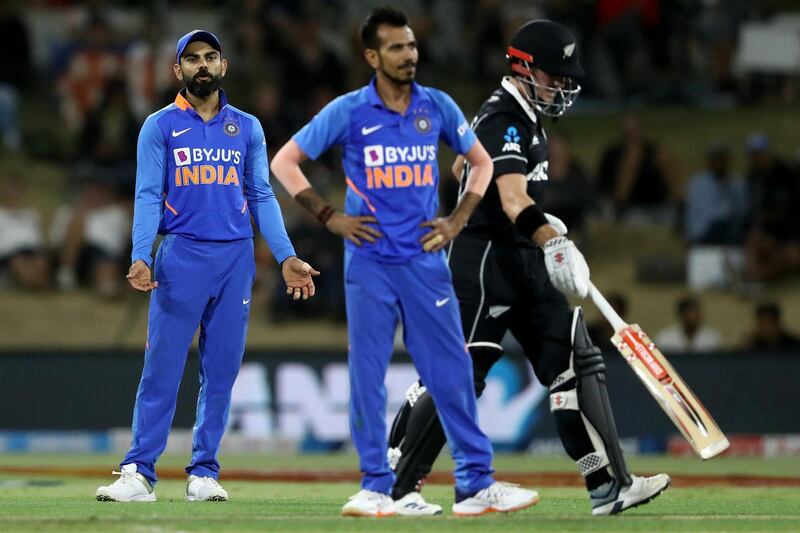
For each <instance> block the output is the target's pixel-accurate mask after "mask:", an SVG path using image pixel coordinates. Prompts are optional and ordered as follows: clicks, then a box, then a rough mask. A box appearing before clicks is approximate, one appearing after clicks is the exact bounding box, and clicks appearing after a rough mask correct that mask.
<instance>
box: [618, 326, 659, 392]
mask: <svg viewBox="0 0 800 533" xmlns="http://www.w3.org/2000/svg"><path fill="white" fill-rule="evenodd" d="M622 338H623V339H624V340H625V343H626V344H627V345H628V346H629V347H630V349H631V350H633V353H634V354H635V355H636V357H637V358H638V359H639V360H640V361H641V362H642V363H643V364H644V366H646V367H647V369H648V370H649V371H650V373H651V374H653V377H655V378H656V379H657V380H659V381H663V382H665V383H668V382H669V381H671V379H670V377H669V374H668V373H667V371H666V370H665V369H664V367H663V366H661V363H659V362H658V361H657V360H656V358H655V357H653V354H652V353H651V352H650V350H648V349H647V346H645V345H644V344H642V343H641V342H640V341H639V339H638V338H637V336H636V332H635V331H633V330H632V329H630V328H628V329H626V330H625V331H624V332H623V334H622Z"/></svg>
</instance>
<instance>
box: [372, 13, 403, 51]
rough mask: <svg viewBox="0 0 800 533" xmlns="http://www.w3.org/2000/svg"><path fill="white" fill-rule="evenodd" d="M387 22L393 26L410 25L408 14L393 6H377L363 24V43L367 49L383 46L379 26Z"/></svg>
mask: <svg viewBox="0 0 800 533" xmlns="http://www.w3.org/2000/svg"><path fill="white" fill-rule="evenodd" d="M381 24H386V25H388V26H391V27H393V28H402V27H403V26H408V17H406V14H405V13H403V12H402V11H400V10H399V9H395V8H393V7H376V8H375V9H373V10H372V13H370V14H369V16H368V17H367V18H366V19H365V20H364V22H363V23H362V24H361V45H362V46H363V47H364V49H365V50H366V49H367V48H372V49H373V50H377V49H378V48H380V46H381V42H380V39H378V27H379V26H380V25H381Z"/></svg>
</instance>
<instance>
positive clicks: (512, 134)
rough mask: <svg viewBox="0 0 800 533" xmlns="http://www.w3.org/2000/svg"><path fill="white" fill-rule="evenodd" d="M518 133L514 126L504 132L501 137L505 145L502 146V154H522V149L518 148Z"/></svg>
mask: <svg viewBox="0 0 800 533" xmlns="http://www.w3.org/2000/svg"><path fill="white" fill-rule="evenodd" d="M519 139H520V136H519V133H518V132H517V128H515V127H514V126H509V127H508V129H507V130H506V134H505V135H503V140H505V141H506V143H505V144H504V145H503V151H504V152H517V153H520V154H521V153H522V148H520V146H519Z"/></svg>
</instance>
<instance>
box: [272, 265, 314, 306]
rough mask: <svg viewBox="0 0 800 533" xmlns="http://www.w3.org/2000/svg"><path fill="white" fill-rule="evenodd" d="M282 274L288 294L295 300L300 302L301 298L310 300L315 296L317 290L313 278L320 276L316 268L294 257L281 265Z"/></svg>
mask: <svg viewBox="0 0 800 533" xmlns="http://www.w3.org/2000/svg"><path fill="white" fill-rule="evenodd" d="M281 273H282V274H283V281H285V282H286V294H288V295H290V296H291V297H292V299H293V300H299V299H300V297H301V296H302V298H303V300H308V299H309V298H311V297H312V296H314V293H315V292H316V289H315V287H314V280H313V279H312V276H319V272H318V271H316V270H314V267H312V266H311V265H309V264H308V263H306V262H305V261H303V260H302V259H298V258H297V257H295V256H292V257H290V258H288V259H287V260H285V261H284V262H283V264H281Z"/></svg>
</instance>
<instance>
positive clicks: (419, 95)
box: [367, 76, 430, 113]
mask: <svg viewBox="0 0 800 533" xmlns="http://www.w3.org/2000/svg"><path fill="white" fill-rule="evenodd" d="M377 81H378V78H377V77H376V76H373V77H372V79H371V80H370V82H369V85H367V101H368V102H369V103H370V105H372V106H374V107H380V108H383V109H386V110H387V111H391V112H392V113H397V112H396V111H393V110H391V109H389V108H388V107H386V105H385V104H384V103H383V100H381V96H380V95H379V94H378V88H377V87H376V85H375V83H376V82H377ZM429 100H430V98H428V95H427V94H426V93H425V91H423V90H422V88H421V87H420V86H419V84H418V83H417V82H415V81H412V82H411V103H410V104H409V105H408V109H414V108H415V107H416V106H417V104H420V103H422V102H427V101H429Z"/></svg>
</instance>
